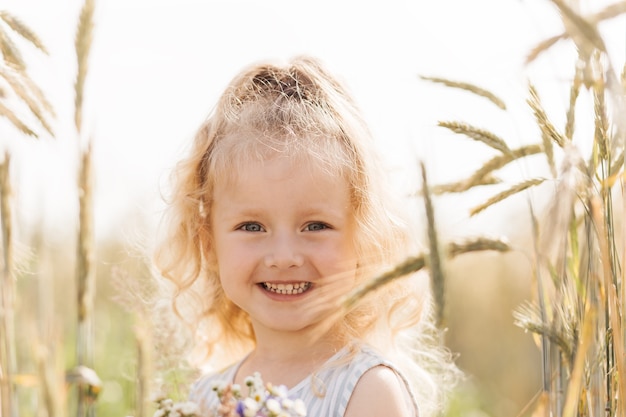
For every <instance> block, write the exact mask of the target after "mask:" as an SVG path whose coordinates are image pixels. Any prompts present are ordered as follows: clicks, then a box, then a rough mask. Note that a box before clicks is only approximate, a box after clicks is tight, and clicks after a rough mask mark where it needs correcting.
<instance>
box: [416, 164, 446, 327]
mask: <svg viewBox="0 0 626 417" xmlns="http://www.w3.org/2000/svg"><path fill="white" fill-rule="evenodd" d="M420 168H421V173H422V192H423V197H424V210H425V213H426V227H427V235H428V250H429V253H428V256H427V258H426V261H427V265H428V268H429V269H430V285H431V292H432V294H433V301H434V304H435V324H436V325H437V326H438V327H441V325H442V324H443V319H444V310H445V273H444V270H443V269H444V266H443V259H442V257H441V250H440V247H439V237H438V235H437V226H436V223H435V209H434V207H433V202H432V199H431V195H430V191H429V186H428V176H427V175H426V167H425V166H424V163H423V162H422V163H421V164H420Z"/></svg>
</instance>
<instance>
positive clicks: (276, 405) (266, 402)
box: [213, 372, 307, 417]
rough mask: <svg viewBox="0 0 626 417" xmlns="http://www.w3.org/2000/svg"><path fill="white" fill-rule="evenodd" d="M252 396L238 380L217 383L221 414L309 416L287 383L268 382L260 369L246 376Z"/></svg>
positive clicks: (232, 416) (222, 416)
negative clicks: (290, 392) (235, 382)
mask: <svg viewBox="0 0 626 417" xmlns="http://www.w3.org/2000/svg"><path fill="white" fill-rule="evenodd" d="M245 383H246V386H247V387H248V396H247V397H245V398H244V397H243V396H242V394H241V387H240V386H239V385H237V384H217V385H215V386H214V387H213V390H214V391H215V392H217V396H218V398H219V399H220V407H219V409H218V413H217V416H218V417H306V414H307V411H306V407H305V405H304V402H303V401H302V400H301V399H296V400H293V399H291V398H289V397H288V396H287V387H285V386H284V385H280V386H274V385H272V384H269V383H264V382H263V380H262V379H261V375H260V374H259V373H258V372H256V373H255V374H254V375H253V376H250V377H247V378H246V380H245Z"/></svg>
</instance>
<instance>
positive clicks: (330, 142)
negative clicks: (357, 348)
mask: <svg viewBox="0 0 626 417" xmlns="http://www.w3.org/2000/svg"><path fill="white" fill-rule="evenodd" d="M276 153H279V154H284V155H287V156H288V157H293V158H300V159H303V160H305V161H308V162H313V163H315V164H317V165H316V166H321V167H323V168H324V169H325V170H327V172H328V173H330V174H333V175H341V176H343V177H344V178H345V179H346V181H347V183H348V185H349V189H350V192H351V202H352V205H353V207H352V208H353V213H354V218H355V220H356V224H357V228H356V229H357V232H356V236H354V242H355V246H356V249H357V258H358V259H357V263H358V271H357V285H358V284H359V283H363V282H364V281H365V280H367V279H368V278H371V277H372V276H373V275H374V274H376V273H379V272H381V271H383V270H385V269H386V268H389V267H391V266H393V265H394V264H396V263H397V262H399V261H401V260H403V259H404V258H405V257H406V256H409V255H414V254H415V251H416V250H417V249H418V244H417V243H416V240H417V239H415V237H414V233H415V231H414V229H412V228H411V227H410V223H409V222H408V221H407V220H406V219H405V217H406V216H404V215H403V213H402V209H403V207H402V204H400V203H399V201H398V200H397V196H394V195H393V194H392V193H390V192H389V188H390V187H389V184H388V182H387V180H386V178H387V177H386V175H385V172H384V171H385V170H384V169H383V165H382V163H381V161H380V160H379V155H378V152H377V151H376V147H375V144H374V141H373V139H372V135H371V133H370V131H369V129H368V127H367V125H366V123H365V121H364V120H363V118H362V116H361V113H360V110H359V109H358V107H357V105H356V104H355V102H354V100H353V99H352V97H351V95H350V94H349V92H348V90H347V88H346V87H345V86H344V85H342V83H341V82H340V81H339V80H338V79H337V78H335V77H334V76H332V75H331V74H330V73H329V72H328V71H327V70H326V69H325V68H324V66H323V65H322V64H321V62H320V61H318V60H317V59H314V58H312V57H308V56H299V57H295V58H293V59H292V60H290V61H289V62H286V63H274V62H265V63H257V64H254V65H251V66H249V67H247V68H245V69H244V70H243V71H241V72H240V73H239V74H238V75H237V76H236V77H235V78H234V79H233V80H232V81H231V82H230V84H229V85H228V86H227V88H226V90H225V91H224V93H223V94H222V96H221V98H220V99H219V101H218V103H217V105H216V107H215V108H214V109H213V111H212V112H211V114H210V115H209V117H208V118H207V119H206V121H205V122H204V123H203V124H202V126H201V127H200V129H199V130H198V132H197V134H196V136H195V139H194V141H193V144H192V148H191V151H190V153H189V155H188V157H187V158H186V159H184V160H182V161H181V162H180V163H179V164H178V165H177V166H176V169H175V171H174V173H173V174H174V176H173V188H172V193H171V199H170V201H169V207H168V210H169V211H168V213H167V217H166V218H165V219H166V221H167V225H168V229H167V232H166V235H165V238H164V240H163V242H162V244H161V245H160V247H159V248H158V250H157V252H156V258H155V263H156V265H157V267H158V269H159V272H160V274H161V275H162V276H163V277H164V278H166V279H167V280H169V281H170V282H171V283H172V284H173V287H174V289H175V291H174V294H173V303H174V306H175V310H176V311H177V314H178V315H179V317H180V318H182V319H183V320H184V321H185V322H187V323H188V324H190V325H192V326H193V334H194V338H195V342H196V347H197V348H198V349H200V350H201V351H203V353H204V358H205V359H207V361H209V362H211V363H213V365H214V366H218V367H220V366H225V365H227V364H229V363H230V361H231V360H234V359H236V358H238V357H241V355H243V354H245V352H247V351H249V350H250V349H252V348H253V347H254V343H255V340H254V332H253V330H252V327H251V324H250V320H249V317H248V315H247V313H246V312H244V311H243V310H241V309H240V308H239V307H238V306H236V305H235V304H234V303H232V302H231V301H230V300H229V299H228V298H227V297H226V296H225V294H224V291H223V290H222V288H221V285H220V279H219V276H218V273H217V267H216V260H215V259H214V257H213V255H212V252H213V251H212V246H211V245H212V243H211V240H212V238H211V236H212V233H211V225H210V222H209V217H210V216H209V213H210V211H211V204H212V193H213V188H214V186H215V182H216V180H220V181H221V180H223V179H224V178H230V177H232V176H233V175H235V174H236V172H237V168H238V167H240V166H245V164H246V163H248V162H249V161H252V160H258V159H264V158H267V157H269V156H271V155H274V154H276ZM430 323H431V320H430V318H429V303H428V294H427V290H425V289H424V288H423V287H420V285H419V282H418V280H417V279H416V278H415V277H407V278H403V279H400V280H396V281H395V282H393V283H391V284H389V285H386V286H385V287H383V288H382V289H380V290H378V291H377V293H376V296H375V298H373V297H365V298H364V299H363V300H361V302H360V303H359V304H358V305H357V306H356V307H354V308H352V309H350V310H346V311H345V314H343V315H342V318H341V320H340V324H339V329H340V330H341V334H342V337H344V338H345V340H353V339H356V340H362V341H365V342H368V343H371V344H372V345H374V346H375V347H378V348H379V349H381V350H383V351H395V352H400V355H399V356H402V357H403V358H404V359H402V358H401V359H402V360H404V362H406V363H407V364H408V365H409V367H410V366H413V367H414V368H415V369H414V370H415V372H412V371H410V370H409V372H410V373H411V375H414V376H416V378H417V377H418V375H419V379H420V381H419V382H418V384H419V385H421V386H422V388H423V387H424V386H425V385H429V384H428V381H427V379H430V380H431V382H432V383H431V384H430V385H432V386H433V389H438V388H437V385H438V382H437V381H439V379H437V378H435V376H434V375H435V373H434V372H431V371H428V370H426V371H424V369H425V368H424V367H423V366H421V367H420V365H419V364H418V365H416V364H417V362H416V354H418V356H419V351H420V349H421V347H419V346H420V345H419V343H420V341H419V340H420V339H424V337H426V338H432V335H433V332H432V330H433V327H432V326H431V325H430ZM407 332H409V333H407ZM408 334H410V336H407V335H408ZM398 335H400V336H401V337H399V338H396V336H398ZM424 335H426V336H424ZM393 340H399V341H400V345H402V346H400V345H397V344H394V343H390V341H393ZM431 341H432V340H431ZM405 342H406V343H405ZM431 345H432V347H431V348H429V350H428V352H427V353H426V354H425V355H422V356H424V357H428V358H429V360H428V361H429V362H430V363H431V365H432V364H439V365H440V366H439V365H438V368H439V369H438V370H437V373H439V374H442V369H444V368H446V367H448V368H449V369H452V368H453V366H452V365H450V366H448V365H447V364H448V363H449V362H450V360H449V357H448V356H447V354H446V353H445V350H443V349H441V350H437V349H438V348H437V347H436V346H435V345H436V343H434V344H433V343H431ZM396 356H398V355H396ZM429 367H432V366H430V365H429ZM443 373H445V372H443ZM448 374H450V373H449V372H448ZM436 379H437V381H435V380H436ZM448 379H449V378H448ZM427 396H430V397H431V398H429V399H426V400H428V401H431V400H433V398H438V396H437V395H435V396H434V397H433V395H432V393H429V394H427ZM421 405H422V411H424V408H423V406H424V405H423V404H421Z"/></svg>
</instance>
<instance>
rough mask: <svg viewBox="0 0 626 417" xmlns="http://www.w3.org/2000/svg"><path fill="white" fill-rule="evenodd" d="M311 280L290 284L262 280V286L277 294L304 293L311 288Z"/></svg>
mask: <svg viewBox="0 0 626 417" xmlns="http://www.w3.org/2000/svg"><path fill="white" fill-rule="evenodd" d="M311 285H312V284H311V283H310V282H296V283H289V284H272V283H271V282H262V283H261V286H262V287H263V288H265V290H267V291H269V292H273V293H276V294H288V295H294V294H302V293H303V292H305V291H306V290H308V289H309V288H311Z"/></svg>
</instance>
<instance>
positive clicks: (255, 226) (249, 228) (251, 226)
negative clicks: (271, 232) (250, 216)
mask: <svg viewBox="0 0 626 417" xmlns="http://www.w3.org/2000/svg"><path fill="white" fill-rule="evenodd" d="M237 230H243V231H244V232H263V231H264V229H263V226H261V225H260V224H259V223H244V224H242V225H241V226H239V227H238V228H237Z"/></svg>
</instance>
